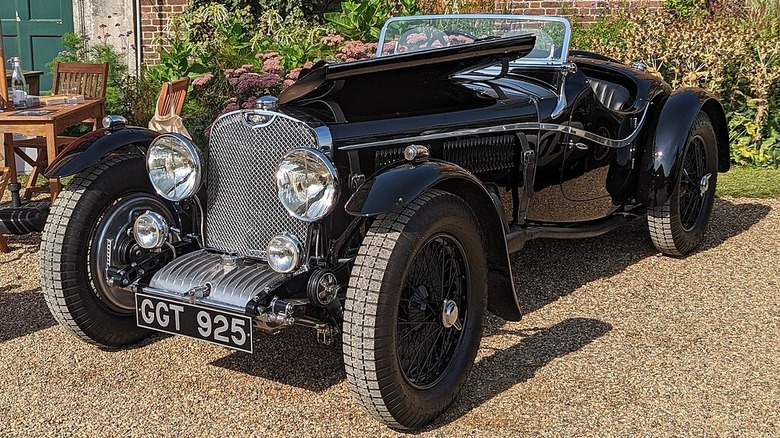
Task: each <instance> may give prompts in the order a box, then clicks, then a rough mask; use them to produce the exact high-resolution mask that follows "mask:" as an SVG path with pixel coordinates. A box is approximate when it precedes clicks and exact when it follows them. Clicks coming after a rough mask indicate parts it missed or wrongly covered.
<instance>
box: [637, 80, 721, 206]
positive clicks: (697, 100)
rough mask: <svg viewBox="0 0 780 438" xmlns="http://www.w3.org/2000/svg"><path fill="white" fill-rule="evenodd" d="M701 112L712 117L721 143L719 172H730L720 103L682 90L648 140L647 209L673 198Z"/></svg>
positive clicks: (666, 106) (698, 91) (665, 107)
mask: <svg viewBox="0 0 780 438" xmlns="http://www.w3.org/2000/svg"><path fill="white" fill-rule="evenodd" d="M699 111H704V112H705V113H707V115H708V116H709V117H710V120H711V121H712V124H713V127H714V128H715V136H716V138H717V142H718V145H717V147H718V170H719V171H720V172H725V171H727V170H728V169H729V160H730V157H729V140H728V131H727V126H726V116H725V113H724V111H723V107H722V106H721V104H720V102H718V100H717V99H716V98H715V97H714V96H713V95H712V94H710V93H708V92H707V91H705V90H702V89H700V88H682V89H679V90H675V91H674V92H673V93H672V94H670V95H669V98H668V99H667V100H666V102H665V103H664V105H663V107H662V108H661V110H660V114H659V116H658V119H657V123H654V124H653V125H654V126H656V131H655V133H654V135H652V136H650V137H649V140H650V142H649V144H648V145H647V147H648V148H649V154H647V155H645V164H644V166H643V172H642V178H643V179H644V183H643V184H640V187H646V189H647V192H646V194H644V196H642V194H640V198H643V199H644V201H645V205H647V206H649V207H653V206H654V207H657V206H660V205H663V204H664V203H666V201H667V200H669V198H670V197H671V196H672V192H673V191H674V188H675V186H676V184H677V177H678V175H679V171H680V167H681V166H682V160H683V154H684V153H685V144H686V141H687V139H688V133H689V132H690V130H691V126H692V125H693V121H694V119H695V118H696V115H697V114H698V113H699Z"/></svg>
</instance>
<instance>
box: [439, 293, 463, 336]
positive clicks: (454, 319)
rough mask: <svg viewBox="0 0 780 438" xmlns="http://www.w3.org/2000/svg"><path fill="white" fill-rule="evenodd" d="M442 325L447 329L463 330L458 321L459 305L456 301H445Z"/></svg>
mask: <svg viewBox="0 0 780 438" xmlns="http://www.w3.org/2000/svg"><path fill="white" fill-rule="evenodd" d="M441 323H442V324H443V325H444V327H446V328H450V327H455V329H456V330H460V329H461V328H463V327H462V326H461V324H460V321H458V305H457V304H455V301H452V300H444V305H443V306H442V311H441Z"/></svg>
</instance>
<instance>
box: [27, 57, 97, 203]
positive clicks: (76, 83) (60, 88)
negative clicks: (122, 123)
mask: <svg viewBox="0 0 780 438" xmlns="http://www.w3.org/2000/svg"><path fill="white" fill-rule="evenodd" d="M107 83H108V63H102V64H82V63H76V62H68V63H64V62H58V63H57V64H56V65H55V66H54V80H53V87H52V94H53V95H54V94H64V93H68V92H71V91H73V90H77V91H78V94H83V95H84V98H85V99H103V98H105V97H106V86H107ZM84 123H92V126H93V127H92V129H93V130H94V129H97V126H98V123H99V121H98V120H95V119H88V120H84ZM75 139H76V137H66V136H57V139H56V142H57V148H58V149H60V148H63V147H64V146H66V145H68V144H70V142H72V141H73V140H75ZM22 148H35V149H36V151H37V153H36V157H35V159H33V158H32V157H30V156H29V155H28V154H27V153H25V151H24V150H22ZM14 153H15V154H16V155H18V156H19V157H20V158H21V159H22V160H24V161H25V162H26V163H27V164H29V165H30V166H32V172H31V173H30V179H29V180H28V181H27V185H26V186H25V190H24V195H23V198H24V199H25V200H28V201H29V200H30V198H31V197H32V195H33V193H46V192H48V188H45V187H36V186H35V183H36V181H37V180H38V176H39V175H41V173H42V172H43V170H44V169H45V168H46V166H47V163H48V160H47V155H46V139H45V138H43V137H36V138H33V139H28V140H17V141H15V142H14Z"/></svg>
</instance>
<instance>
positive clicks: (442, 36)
mask: <svg viewBox="0 0 780 438" xmlns="http://www.w3.org/2000/svg"><path fill="white" fill-rule="evenodd" d="M421 38H422V39H421ZM437 42H438V43H439V46H438V47H447V46H449V45H450V42H449V40H448V39H447V34H446V33H444V32H442V31H441V30H439V29H437V28H435V27H432V26H418V27H413V28H411V29H409V30H407V31H406V32H404V33H403V34H401V36H400V37H399V38H398V43H396V46H395V52H396V53H399V52H398V49H399V47H402V46H405V47H406V51H408V52H413V51H415V50H420V49H431V48H434V44H435V43H437ZM420 43H423V44H422V45H420ZM414 46H417V47H416V48H415V49H412V47H414ZM402 53H403V52H402Z"/></svg>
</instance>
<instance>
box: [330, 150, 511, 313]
mask: <svg viewBox="0 0 780 438" xmlns="http://www.w3.org/2000/svg"><path fill="white" fill-rule="evenodd" d="M428 189H440V190H444V191H446V192H449V193H452V194H454V195H456V196H459V197H460V198H462V199H463V200H465V201H466V203H468V204H469V205H470V206H471V208H472V210H473V211H474V212H475V217H476V219H477V221H478V226H479V229H480V235H481V237H482V245H483V247H484V248H485V256H486V258H487V268H488V310H490V311H491V312H492V313H495V314H496V315H498V316H500V317H501V318H504V319H506V320H510V321H518V320H520V317H521V316H522V315H521V310H520V304H519V299H518V296H517V293H516V291H515V287H514V282H513V281H512V267H511V265H510V263H509V253H508V250H507V246H506V237H505V224H504V222H505V221H504V220H503V219H502V218H503V211H501V210H500V205H497V202H496V201H494V199H493V198H492V197H491V196H490V193H489V192H488V191H487V190H486V189H485V187H484V186H483V185H482V183H481V182H480V181H479V180H478V179H477V178H476V177H475V176H474V175H472V174H471V173H469V172H468V171H467V170H465V169H463V168H461V167H459V166H456V165H454V164H451V163H446V162H438V161H429V162H426V163H423V164H416V165H415V164H402V165H399V166H397V167H395V168H392V169H389V170H384V171H383V172H381V173H379V174H377V175H375V176H374V177H372V178H371V179H369V180H368V181H366V182H365V183H364V184H362V185H361V186H360V187H358V189H357V191H356V192H355V193H354V194H353V195H352V197H350V199H349V200H348V201H347V203H346V205H345V210H346V211H347V213H349V214H351V215H353V216H363V217H371V216H376V215H379V214H382V213H387V212H390V211H392V210H395V209H398V208H402V207H403V206H405V205H407V204H409V203H410V202H411V201H412V200H414V199H415V198H416V197H417V196H419V195H420V194H422V193H423V192H424V191H426V190H428Z"/></svg>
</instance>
